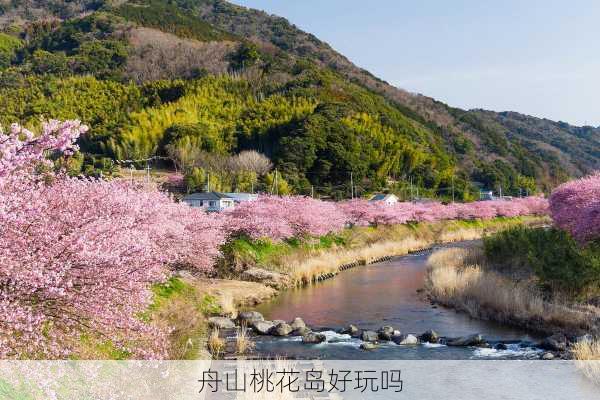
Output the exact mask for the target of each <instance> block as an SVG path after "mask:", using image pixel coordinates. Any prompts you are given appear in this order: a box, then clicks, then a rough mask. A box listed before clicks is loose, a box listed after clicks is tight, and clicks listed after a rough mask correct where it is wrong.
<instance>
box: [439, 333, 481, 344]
mask: <svg viewBox="0 0 600 400" xmlns="http://www.w3.org/2000/svg"><path fill="white" fill-rule="evenodd" d="M446 344H447V345H448V346H457V347H469V346H481V345H485V344H486V343H485V340H483V337H482V336H481V335H480V334H475V335H469V336H463V337H459V338H455V339H448V341H447V342H446Z"/></svg>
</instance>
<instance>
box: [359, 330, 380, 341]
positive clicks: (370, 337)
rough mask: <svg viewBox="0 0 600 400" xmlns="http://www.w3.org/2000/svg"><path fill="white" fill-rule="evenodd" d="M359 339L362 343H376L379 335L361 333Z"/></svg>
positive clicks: (373, 332)
mask: <svg viewBox="0 0 600 400" xmlns="http://www.w3.org/2000/svg"><path fill="white" fill-rule="evenodd" d="M360 338H361V340H362V341H363V342H376V341H377V339H378V338H379V335H378V334H377V332H375V331H363V332H362V334H361V335H360Z"/></svg>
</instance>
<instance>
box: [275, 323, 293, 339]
mask: <svg viewBox="0 0 600 400" xmlns="http://www.w3.org/2000/svg"><path fill="white" fill-rule="evenodd" d="M290 333H292V327H291V326H290V325H289V324H288V323H286V322H283V323H279V324H277V325H275V327H273V329H271V334H272V335H273V336H287V335H289V334H290Z"/></svg>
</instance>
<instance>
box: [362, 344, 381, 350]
mask: <svg viewBox="0 0 600 400" xmlns="http://www.w3.org/2000/svg"><path fill="white" fill-rule="evenodd" d="M360 348H361V349H363V350H375V349H376V348H377V344H375V343H371V342H365V343H361V345H360Z"/></svg>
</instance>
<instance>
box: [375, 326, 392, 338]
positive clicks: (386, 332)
mask: <svg viewBox="0 0 600 400" xmlns="http://www.w3.org/2000/svg"><path fill="white" fill-rule="evenodd" d="M377 334H378V335H379V339H381V340H387V341H390V340H392V336H393V335H394V328H393V327H391V326H383V327H381V329H379V330H378V331H377Z"/></svg>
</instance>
